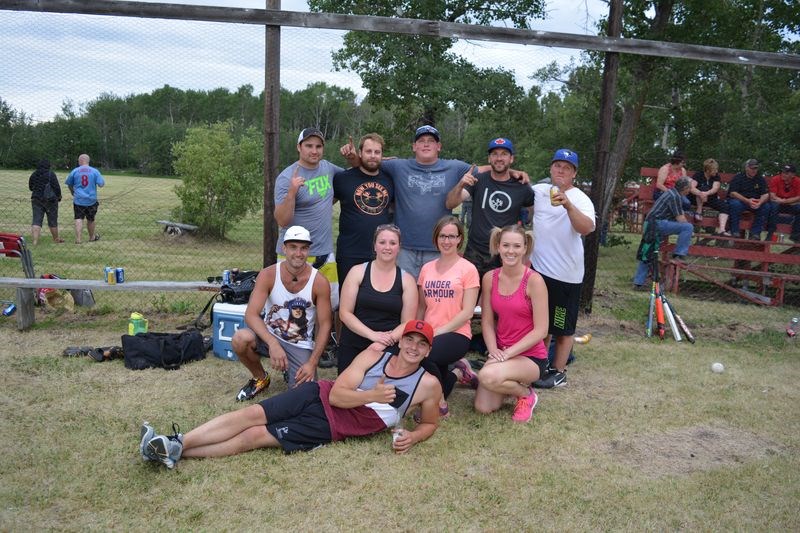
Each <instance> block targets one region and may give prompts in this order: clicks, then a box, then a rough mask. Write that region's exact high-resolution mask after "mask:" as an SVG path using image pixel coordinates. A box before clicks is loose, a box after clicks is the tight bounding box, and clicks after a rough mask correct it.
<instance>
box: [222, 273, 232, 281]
mask: <svg viewBox="0 0 800 533" xmlns="http://www.w3.org/2000/svg"><path fill="white" fill-rule="evenodd" d="M230 283H231V271H230V270H223V271H222V284H223V285H230Z"/></svg>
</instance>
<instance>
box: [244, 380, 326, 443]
mask: <svg viewBox="0 0 800 533" xmlns="http://www.w3.org/2000/svg"><path fill="white" fill-rule="evenodd" d="M259 405H261V408H262V409H264V414H265V415H266V417H267V431H269V432H270V434H271V435H272V436H273V437H275V439H277V441H278V442H279V443H280V445H281V447H282V448H283V451H284V452H286V453H292V452H296V451H300V450H303V451H307V450H313V449H314V448H318V447H319V446H322V445H324V444H328V443H330V442H331V440H332V437H331V426H330V423H329V422H328V417H327V416H326V415H325V408H324V407H323V406H322V400H320V399H319V385H318V384H317V383H314V382H307V383H303V384H301V385H298V386H297V387H295V388H293V389H289V390H287V391H286V392H283V393H281V394H278V395H276V396H272V397H270V398H267V399H266V400H262V401H261V402H259Z"/></svg>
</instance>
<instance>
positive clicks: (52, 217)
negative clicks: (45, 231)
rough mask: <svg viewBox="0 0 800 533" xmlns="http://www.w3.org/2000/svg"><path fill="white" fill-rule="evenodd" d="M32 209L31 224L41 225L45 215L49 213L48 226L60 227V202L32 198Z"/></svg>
mask: <svg viewBox="0 0 800 533" xmlns="http://www.w3.org/2000/svg"><path fill="white" fill-rule="evenodd" d="M31 210H32V211H33V220H32V222H31V226H39V227H41V226H42V221H43V220H44V215H45V213H47V227H48V228H57V227H58V202H56V201H52V202H48V201H46V200H39V199H38V198H31Z"/></svg>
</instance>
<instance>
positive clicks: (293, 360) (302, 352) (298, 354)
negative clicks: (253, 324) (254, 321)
mask: <svg viewBox="0 0 800 533" xmlns="http://www.w3.org/2000/svg"><path fill="white" fill-rule="evenodd" d="M281 348H283V351H284V352H286V358H287V359H288V360H289V369H288V374H289V376H288V384H289V388H290V389H291V388H292V387H294V383H295V382H294V377H295V376H296V375H297V371H298V370H299V369H300V367H301V366H303V365H304V364H306V363H307V362H308V360H309V359H311V350H307V349H306V348H300V347H299V346H295V345H294V344H289V343H286V342H282V343H281ZM256 353H257V354H258V355H260V356H262V357H269V346H267V344H266V343H265V342H264V341H262V340H261V337H259V336H256ZM314 380H315V381H316V380H317V371H316V369H315V370H314Z"/></svg>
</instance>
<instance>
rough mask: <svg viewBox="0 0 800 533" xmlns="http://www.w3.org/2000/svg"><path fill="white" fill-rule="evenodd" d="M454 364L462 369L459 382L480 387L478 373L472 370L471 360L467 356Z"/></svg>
mask: <svg viewBox="0 0 800 533" xmlns="http://www.w3.org/2000/svg"><path fill="white" fill-rule="evenodd" d="M454 366H455V367H456V368H457V369H459V370H460V371H461V378H460V379H459V380H458V382H459V383H461V384H462V385H466V386H467V387H470V388H472V389H477V388H478V375H477V374H476V373H475V372H473V371H472V366H470V364H469V361H467V359H466V358H465V357H462V358H461V359H459V360H458V361H456V362H455V365H454Z"/></svg>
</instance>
